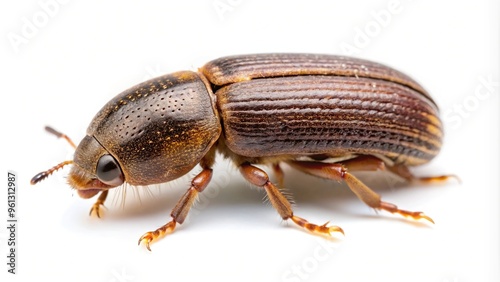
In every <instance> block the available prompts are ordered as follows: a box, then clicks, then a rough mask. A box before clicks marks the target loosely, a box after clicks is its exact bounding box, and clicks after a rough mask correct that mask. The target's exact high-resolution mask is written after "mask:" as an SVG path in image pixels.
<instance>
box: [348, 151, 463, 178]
mask: <svg viewBox="0 0 500 282" xmlns="http://www.w3.org/2000/svg"><path fill="white" fill-rule="evenodd" d="M342 164H343V165H344V167H345V168H346V169H347V170H348V171H375V170H388V171H390V172H392V173H394V174H396V175H397V176H399V177H401V178H404V179H405V180H406V181H409V182H423V183H430V182H443V181H446V180H448V179H450V178H456V179H458V177H457V176H456V175H439V176H430V177H417V176H415V175H413V174H412V173H411V172H410V170H409V169H408V167H407V166H405V165H402V164H397V165H388V164H386V163H385V162H384V161H383V160H381V159H379V158H377V157H374V156H359V157H356V158H354V159H350V160H347V161H343V162H342Z"/></svg>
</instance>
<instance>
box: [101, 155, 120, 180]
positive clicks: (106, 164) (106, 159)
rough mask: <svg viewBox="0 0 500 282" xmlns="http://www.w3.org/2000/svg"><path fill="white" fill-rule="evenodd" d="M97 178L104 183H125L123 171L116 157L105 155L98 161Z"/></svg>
mask: <svg viewBox="0 0 500 282" xmlns="http://www.w3.org/2000/svg"><path fill="white" fill-rule="evenodd" d="M96 174H97V178H98V179H99V180H100V181H101V182H102V183H104V184H107V185H111V186H118V185H120V184H122V183H123V173H122V170H121V169H120V166H119V165H118V163H117V162H116V160H115V158H113V157H112V156H111V155H109V154H108V155H103V156H102V157H101V158H100V159H99V161H98V162H97V169H96Z"/></svg>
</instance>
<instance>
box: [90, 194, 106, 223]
mask: <svg viewBox="0 0 500 282" xmlns="http://www.w3.org/2000/svg"><path fill="white" fill-rule="evenodd" d="M106 197H108V190H104V191H102V192H101V194H100V195H99V198H97V201H95V203H94V204H93V205H92V208H90V213H89V215H92V214H93V213H95V214H96V215H97V217H98V218H101V206H103V207H104V201H106Z"/></svg>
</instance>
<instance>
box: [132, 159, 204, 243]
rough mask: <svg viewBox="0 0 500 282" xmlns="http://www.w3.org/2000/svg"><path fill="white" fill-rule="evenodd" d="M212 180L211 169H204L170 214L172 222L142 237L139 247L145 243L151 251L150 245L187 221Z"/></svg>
mask: <svg viewBox="0 0 500 282" xmlns="http://www.w3.org/2000/svg"><path fill="white" fill-rule="evenodd" d="M211 179H212V169H211V168H204V169H203V170H202V171H201V172H200V173H199V174H198V175H196V176H195V177H194V178H193V180H192V181H191V187H189V189H188V190H187V191H186V193H185V194H184V195H183V196H182V198H181V199H180V200H179V201H178V202H177V204H176V205H175V207H174V209H173V210H172V212H171V213H170V216H171V217H172V220H171V221H169V222H168V223H166V224H165V225H163V226H161V227H160V228H158V229H156V230H155V231H149V232H146V233H145V234H144V235H142V236H141V238H140V239H139V245H140V244H141V243H142V242H144V244H145V245H146V248H147V249H148V250H150V251H151V248H150V247H149V245H150V243H151V242H152V241H154V240H157V239H159V238H161V237H163V236H165V235H167V234H169V233H172V232H173V231H174V229H175V226H176V225H177V223H179V224H182V223H183V222H184V220H185V219H186V217H187V215H188V212H189V210H190V209H191V207H192V206H193V203H194V201H195V200H196V198H197V197H198V193H200V192H202V191H203V190H204V189H205V188H206V187H207V185H208V183H209V182H210V180H211Z"/></svg>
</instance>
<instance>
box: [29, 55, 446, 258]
mask: <svg viewBox="0 0 500 282" xmlns="http://www.w3.org/2000/svg"><path fill="white" fill-rule="evenodd" d="M49 131H51V132H52V133H54V134H56V135H57V136H59V137H63V138H65V139H66V140H68V141H69V142H70V143H72V142H71V140H70V139H69V138H68V137H67V136H66V135H64V134H61V133H59V132H57V131H55V130H53V129H49ZM442 137H443V132H442V124H441V121H440V119H439V117H438V109H437V106H436V104H435V102H434V101H433V100H432V98H431V97H430V96H429V94H428V93H427V92H426V91H425V90H424V89H423V88H422V87H421V86H420V85H419V84H418V83H416V82H415V81H413V80H412V79H411V78H409V77H408V76H406V75H404V74H402V73H401V72H398V71H396V70H394V69H391V68H389V67H386V66H384V65H381V64H378V63H374V62H370V61H366V60H361V59H354V58H349V57H340V56H332V55H317V54H257V55H241V56H231V57H224V58H219V59H216V60H214V61H211V62H209V63H207V64H206V65H205V66H203V67H202V68H201V69H200V70H199V71H198V72H192V71H181V72H176V73H173V74H168V75H164V76H160V77H157V78H154V79H151V80H148V81H146V82H143V83H141V84H139V85H137V86H134V87H132V88H130V89H128V90H126V91H124V92H122V93H121V94H119V95H117V96H116V97H115V98H113V99H112V100H111V101H109V102H108V103H107V104H106V105H105V106H104V107H103V108H102V109H101V110H100V111H99V112H98V113H97V115H96V116H95V117H94V119H93V120H92V122H91V123H90V126H89V127H88V129H87V135H86V136H85V137H84V138H83V140H82V141H81V142H80V144H79V145H78V147H76V151H75V155H74V159H73V160H69V161H65V162H62V163H60V164H59V165H57V166H55V167H53V168H51V169H49V170H47V171H44V172H41V173H39V174H37V175H36V176H35V177H33V179H32V180H31V183H32V184H35V183H37V182H39V181H41V180H42V179H44V178H46V177H48V176H49V175H50V174H52V173H53V172H54V171H56V170H58V169H59V168H61V167H63V166H65V165H68V164H72V168H71V171H70V173H69V176H68V182H69V185H70V186H71V187H73V188H74V189H76V190H77V191H78V194H79V195H80V197H82V198H91V197H93V196H95V195H97V194H99V193H100V195H99V197H98V199H97V201H96V202H95V204H94V205H93V206H92V209H91V213H93V212H95V213H96V214H97V215H98V216H99V214H100V213H99V212H100V207H101V205H103V204H104V201H105V200H106V197H107V195H108V191H109V190H110V189H112V188H115V187H118V186H120V185H122V184H123V183H124V182H126V183H128V184H130V185H138V186H139V185H140V186H144V185H151V184H157V183H164V182H168V181H171V180H173V179H176V178H179V177H181V176H183V175H185V174H186V173H187V172H189V171H190V170H191V169H193V168H194V167H195V166H196V165H197V164H199V165H200V166H201V168H202V171H201V172H200V173H198V174H197V175H196V176H195V177H194V178H193V180H192V182H191V186H190V187H189V188H188V190H187V191H186V193H185V194H184V196H182V198H181V199H180V200H179V202H178V203H177V205H176V206H175V207H174V209H173V210H172V213H171V216H172V220H171V221H169V222H168V223H166V224H165V225H163V226H161V227H160V228H158V229H156V230H154V231H151V232H147V233H145V234H144V235H143V236H142V237H141V238H140V239H139V244H140V243H141V242H143V243H144V244H145V245H146V247H147V248H148V249H150V243H151V242H152V241H154V240H155V239H158V238H159V237H161V236H163V235H164V234H166V233H167V232H172V231H173V230H174V229H175V227H176V225H177V224H182V223H183V222H184V220H185V218H186V216H187V214H188V212H189V209H190V208H191V206H192V204H193V203H194V201H195V199H196V197H197V195H198V193H201V192H203V190H204V189H205V188H206V187H207V185H208V184H209V182H210V179H211V177H212V166H213V165H214V161H215V155H216V152H219V153H221V154H222V155H223V156H225V157H226V158H229V159H231V160H232V161H233V162H234V164H235V165H236V166H237V167H238V168H239V171H240V172H241V174H242V175H243V176H244V178H245V179H246V180H247V181H248V182H250V183H251V184H253V185H255V186H257V187H260V188H262V189H264V190H265V191H266V193H267V196H268V198H269V200H270V202H271V204H272V205H273V206H274V208H275V209H276V210H277V211H278V213H279V215H280V216H281V217H282V218H283V219H284V220H288V219H290V220H292V221H293V222H294V223H295V224H297V225H298V226H300V227H303V228H305V229H306V230H308V231H310V232H313V233H317V234H322V235H330V234H331V233H333V232H340V233H343V230H342V229H341V228H340V227H338V226H330V225H328V224H327V223H326V224H323V225H316V224H313V223H310V222H308V221H307V220H305V219H303V218H301V217H298V216H296V215H295V214H294V213H293V211H292V205H291V204H290V202H289V200H288V199H287V198H286V197H285V196H284V195H283V194H282V192H281V191H280V189H278V188H277V186H276V185H275V184H273V183H272V182H271V181H270V180H269V177H268V175H267V173H266V172H265V171H264V170H262V169H260V168H257V167H256V166H255V164H263V165H271V166H272V167H273V169H274V170H275V171H276V172H277V175H278V176H282V175H283V173H282V171H281V168H280V164H281V163H286V164H288V165H290V166H291V167H292V168H295V169H298V170H301V171H303V172H306V173H308V174H311V175H314V176H318V177H322V178H326V179H331V180H337V181H345V182H346V183H347V185H348V186H349V188H350V189H351V190H352V191H353V192H354V193H355V194H356V196H358V198H359V199H361V200H362V201H363V202H365V203H366V204H367V205H368V206H370V207H372V208H374V209H378V210H385V211H388V212H391V213H396V214H399V215H402V216H404V217H408V218H411V219H415V220H419V219H425V220H427V221H429V222H433V221H432V219H431V218H430V217H429V216H427V215H425V214H424V213H422V212H412V211H407V210H402V209H399V208H398V207H397V206H396V205H394V204H391V203H387V202H384V201H382V200H381V197H380V196H379V195H378V194H377V193H375V192H374V191H372V190H371V189H370V188H369V187H368V186H366V185H365V184H364V183H362V182H361V181H360V180H358V179H357V178H356V177H355V176H353V175H352V174H351V172H353V171H375V170H384V169H386V170H389V171H391V172H392V173H394V174H396V175H398V176H400V177H402V178H404V179H406V180H408V181H413V180H418V181H424V182H430V181H443V180H446V179H448V178H449V177H450V176H447V175H443V176H437V177H415V176H413V174H411V173H410V171H409V169H408V167H409V166H415V165H420V164H423V163H426V162H428V161H430V160H431V159H432V158H433V157H434V156H436V154H437V153H438V152H439V150H440V148H441V142H442ZM73 146H74V144H73ZM74 147H75V146H74ZM339 157H341V158H342V161H330V160H332V159H335V158H339ZM279 182H280V183H282V182H283V181H282V177H280V180H279Z"/></svg>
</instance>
